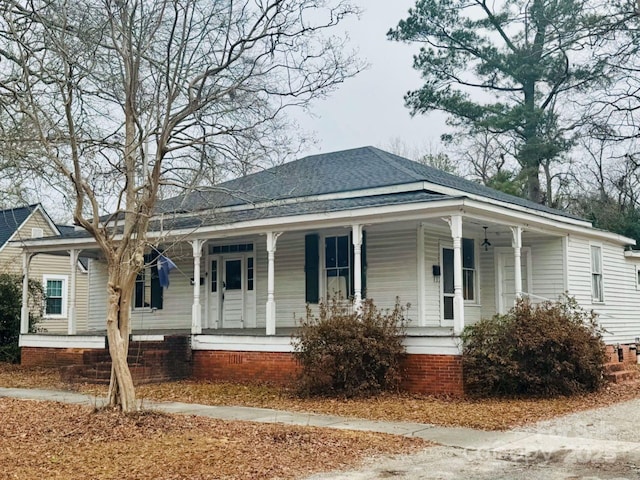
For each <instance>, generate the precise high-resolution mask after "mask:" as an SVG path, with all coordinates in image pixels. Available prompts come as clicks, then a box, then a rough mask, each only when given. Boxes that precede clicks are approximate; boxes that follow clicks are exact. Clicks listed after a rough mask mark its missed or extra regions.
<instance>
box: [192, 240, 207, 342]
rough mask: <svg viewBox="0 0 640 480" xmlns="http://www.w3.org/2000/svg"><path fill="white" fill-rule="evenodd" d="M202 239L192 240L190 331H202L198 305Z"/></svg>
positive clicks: (200, 307)
mask: <svg viewBox="0 0 640 480" xmlns="http://www.w3.org/2000/svg"><path fill="white" fill-rule="evenodd" d="M204 242H205V241H204V240H199V239H196V240H192V241H191V247H192V248H193V305H192V307H191V333H192V334H193V335H199V334H201V333H202V306H201V305H200V260H201V259H202V246H203V245H204Z"/></svg>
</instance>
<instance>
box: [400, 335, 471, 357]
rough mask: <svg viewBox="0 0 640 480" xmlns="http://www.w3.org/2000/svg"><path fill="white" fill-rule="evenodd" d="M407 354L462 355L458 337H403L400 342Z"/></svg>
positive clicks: (460, 342)
mask: <svg viewBox="0 0 640 480" xmlns="http://www.w3.org/2000/svg"><path fill="white" fill-rule="evenodd" d="M402 343H403V344H404V346H405V348H406V351H407V353H408V354H409V355H462V341H461V340H460V338H458V337H454V336H448V337H442V336H435V337H427V336H425V337H405V338H404V340H403V342H402Z"/></svg>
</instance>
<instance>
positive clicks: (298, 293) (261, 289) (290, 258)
mask: <svg viewBox="0 0 640 480" xmlns="http://www.w3.org/2000/svg"><path fill="white" fill-rule="evenodd" d="M304 236H305V234H304V232H287V233H284V234H282V236H280V238H278V241H277V243H276V254H275V264H274V269H275V300H276V328H277V327H293V326H295V325H296V321H295V319H297V318H301V317H304V316H305V312H306V304H305V277H304ZM262 252H264V253H263V254H262V255H260V256H259V257H258V262H257V266H258V272H257V275H258V278H259V282H258V305H257V310H258V327H261V328H262V327H265V305H266V303H267V244H266V240H264V241H263V242H261V243H260V250H259V252H258V253H262Z"/></svg>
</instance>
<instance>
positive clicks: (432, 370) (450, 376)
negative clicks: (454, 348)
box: [400, 355, 464, 395]
mask: <svg viewBox="0 0 640 480" xmlns="http://www.w3.org/2000/svg"><path fill="white" fill-rule="evenodd" d="M402 369H403V372H402V382H401V384H400V388H401V389H402V390H405V391H408V392H413V393H428V394H443V393H444V394H450V395H463V393H464V387H463V383H462V357H461V356H459V355H407V356H406V357H405V360H404V361H403V364H402Z"/></svg>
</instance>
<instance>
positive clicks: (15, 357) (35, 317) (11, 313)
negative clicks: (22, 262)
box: [0, 273, 44, 363]
mask: <svg viewBox="0 0 640 480" xmlns="http://www.w3.org/2000/svg"><path fill="white" fill-rule="evenodd" d="M43 297H44V292H43V289H42V285H41V284H40V283H39V282H36V281H34V280H29V306H30V312H38V313H29V331H35V329H36V324H37V323H38V322H39V321H40V319H41V315H40V314H39V312H41V311H42V299H43ZM21 309H22V277H21V276H19V275H11V274H7V273H3V274H0V362H11V363H15V362H18V361H19V360H20V348H19V347H18V338H19V337H20V311H21Z"/></svg>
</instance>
